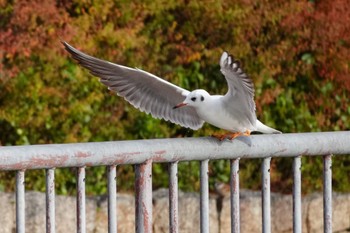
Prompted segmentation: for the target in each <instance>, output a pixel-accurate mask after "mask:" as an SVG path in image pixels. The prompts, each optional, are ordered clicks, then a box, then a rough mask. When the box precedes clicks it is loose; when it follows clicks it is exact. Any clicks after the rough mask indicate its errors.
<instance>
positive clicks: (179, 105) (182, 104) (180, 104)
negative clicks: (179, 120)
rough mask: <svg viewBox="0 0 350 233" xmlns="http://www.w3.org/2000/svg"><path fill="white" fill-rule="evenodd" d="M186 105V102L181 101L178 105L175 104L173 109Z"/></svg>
mask: <svg viewBox="0 0 350 233" xmlns="http://www.w3.org/2000/svg"><path fill="white" fill-rule="evenodd" d="M186 105H187V104H186V103H179V104H178V105H175V106H174V107H173V109H176V108H181V107H183V106H186Z"/></svg>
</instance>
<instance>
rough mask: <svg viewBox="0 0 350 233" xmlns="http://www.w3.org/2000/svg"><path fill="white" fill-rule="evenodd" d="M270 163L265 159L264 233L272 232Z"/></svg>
mask: <svg viewBox="0 0 350 233" xmlns="http://www.w3.org/2000/svg"><path fill="white" fill-rule="evenodd" d="M270 162H271V158H264V160H263V163H262V231H263V233H270V232H271V195H270Z"/></svg>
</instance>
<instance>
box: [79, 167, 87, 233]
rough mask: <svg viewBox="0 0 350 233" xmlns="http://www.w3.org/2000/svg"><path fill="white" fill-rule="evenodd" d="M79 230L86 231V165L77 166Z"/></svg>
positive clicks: (83, 232) (82, 232)
mask: <svg viewBox="0 0 350 233" xmlns="http://www.w3.org/2000/svg"><path fill="white" fill-rule="evenodd" d="M77 180H78V181H77V232H78V233H85V232H86V217H85V216H86V213H85V211H86V208H85V167H78V168H77Z"/></svg>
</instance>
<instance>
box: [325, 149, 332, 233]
mask: <svg viewBox="0 0 350 233" xmlns="http://www.w3.org/2000/svg"><path fill="white" fill-rule="evenodd" d="M323 228H324V233H331V232H332V155H326V156H324V157H323Z"/></svg>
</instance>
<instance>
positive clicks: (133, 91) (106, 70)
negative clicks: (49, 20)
mask: <svg viewBox="0 0 350 233" xmlns="http://www.w3.org/2000/svg"><path fill="white" fill-rule="evenodd" d="M62 44H63V45H64V46H65V48H66V50H67V51H68V52H69V53H70V54H71V55H72V57H73V58H74V59H75V60H77V61H78V62H79V64H80V65H81V66H83V67H85V68H87V69H88V70H90V72H91V74H93V75H95V76H98V77H100V81H101V82H102V83H103V84H104V85H106V86H108V88H109V89H110V90H113V91H115V92H116V93H117V94H118V95H119V96H122V97H124V99H125V100H126V101H128V102H129V103H130V104H132V105H133V106H134V107H135V108H138V109H139V110H141V111H143V112H146V113H150V114H151V115H152V116H153V117H155V118H162V119H165V120H168V121H171V122H173V123H176V124H179V125H181V126H184V127H188V128H191V129H199V128H201V127H202V125H203V123H204V122H203V120H201V119H200V118H199V116H198V115H197V112H196V111H195V110H194V108H192V107H184V108H178V109H173V107H174V106H175V105H177V104H179V103H181V102H183V101H184V99H185V97H186V96H187V94H188V93H189V91H187V90H185V89H183V88H181V87H178V86H176V85H174V84H172V83H170V82H167V81H165V80H163V79H161V78H159V77H157V76H155V75H153V74H150V73H148V72H146V71H143V70H140V69H133V68H129V67H126V66H121V65H117V64H114V63H111V62H108V61H104V60H101V59H98V58H95V57H92V56H89V55H87V54H85V53H83V52H81V51H79V50H77V49H75V48H74V47H72V46H71V45H69V44H68V43H66V42H62Z"/></svg>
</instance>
